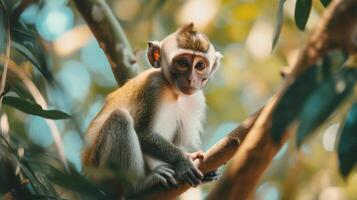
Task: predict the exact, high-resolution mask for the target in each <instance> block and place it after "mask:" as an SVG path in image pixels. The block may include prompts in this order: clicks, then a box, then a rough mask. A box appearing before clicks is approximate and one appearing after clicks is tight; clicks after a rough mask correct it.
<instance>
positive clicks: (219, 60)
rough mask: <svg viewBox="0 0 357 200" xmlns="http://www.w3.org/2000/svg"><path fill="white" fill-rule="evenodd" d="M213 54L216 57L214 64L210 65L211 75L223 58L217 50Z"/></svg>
mask: <svg viewBox="0 0 357 200" xmlns="http://www.w3.org/2000/svg"><path fill="white" fill-rule="evenodd" d="M215 56H216V59H215V61H214V64H213V66H212V70H211V75H212V74H214V73H215V72H216V71H217V69H218V68H219V66H220V65H221V59H222V58H223V55H222V54H221V52H219V51H216V53H215Z"/></svg>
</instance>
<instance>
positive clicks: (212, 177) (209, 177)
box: [202, 170, 222, 183]
mask: <svg viewBox="0 0 357 200" xmlns="http://www.w3.org/2000/svg"><path fill="white" fill-rule="evenodd" d="M221 176H222V173H221V172H219V171H218V170H216V171H212V172H208V173H207V174H206V175H205V176H204V177H203V180H202V182H203V183H207V182H211V181H216V180H218V179H219V178H220V177H221Z"/></svg>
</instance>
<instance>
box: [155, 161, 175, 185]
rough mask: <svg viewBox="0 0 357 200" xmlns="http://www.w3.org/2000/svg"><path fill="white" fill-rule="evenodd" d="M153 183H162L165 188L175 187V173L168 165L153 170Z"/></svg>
mask: <svg viewBox="0 0 357 200" xmlns="http://www.w3.org/2000/svg"><path fill="white" fill-rule="evenodd" d="M152 175H153V181H154V182H157V183H162V184H163V185H164V186H165V187H167V188H169V187H172V186H173V187H177V185H178V183H177V181H176V179H175V171H174V170H173V169H172V167H171V166H169V165H160V166H158V167H156V168H155V169H154V170H153V174H152Z"/></svg>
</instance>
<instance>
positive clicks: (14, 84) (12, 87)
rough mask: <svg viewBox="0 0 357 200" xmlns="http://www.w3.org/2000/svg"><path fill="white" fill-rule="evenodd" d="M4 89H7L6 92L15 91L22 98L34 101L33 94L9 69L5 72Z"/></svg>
mask: <svg viewBox="0 0 357 200" xmlns="http://www.w3.org/2000/svg"><path fill="white" fill-rule="evenodd" d="M1 76H2V74H1V75H0V77H1ZM5 89H6V90H7V92H9V91H13V92H15V93H16V94H17V95H18V96H19V97H21V98H22V99H27V100H30V101H35V100H34V98H33V96H32V95H31V94H30V92H29V91H28V89H27V88H26V87H25V86H24V84H23V82H22V81H21V79H20V78H19V77H18V76H17V75H16V74H15V73H14V72H12V71H11V70H10V71H8V73H7V77H6V86H5ZM4 95H5V94H4Z"/></svg>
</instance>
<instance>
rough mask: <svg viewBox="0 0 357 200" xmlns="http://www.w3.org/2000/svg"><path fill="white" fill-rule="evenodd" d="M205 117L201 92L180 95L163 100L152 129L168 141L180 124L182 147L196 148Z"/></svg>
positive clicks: (172, 137) (171, 139) (172, 138)
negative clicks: (174, 99)
mask: <svg viewBox="0 0 357 200" xmlns="http://www.w3.org/2000/svg"><path fill="white" fill-rule="evenodd" d="M204 117H205V97H204V95H203V93H202V92H198V93H196V94H194V95H191V96H180V97H179V98H178V99H177V101H175V102H173V101H170V102H163V103H162V104H161V105H160V106H159V109H158V112H157V115H156V116H155V119H154V131H155V132H156V133H158V134H160V135H161V136H162V137H164V138H165V139H167V140H168V141H171V142H172V141H173V140H174V137H175V133H176V130H177V128H178V125H179V124H180V125H181V131H180V136H179V138H180V143H179V144H178V145H179V146H180V147H183V148H188V149H190V148H198V147H199V145H200V133H201V132H202V122H203V120H204Z"/></svg>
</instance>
